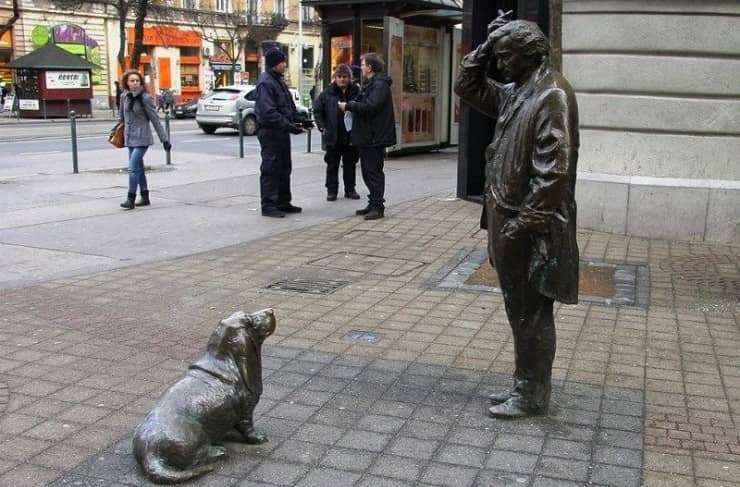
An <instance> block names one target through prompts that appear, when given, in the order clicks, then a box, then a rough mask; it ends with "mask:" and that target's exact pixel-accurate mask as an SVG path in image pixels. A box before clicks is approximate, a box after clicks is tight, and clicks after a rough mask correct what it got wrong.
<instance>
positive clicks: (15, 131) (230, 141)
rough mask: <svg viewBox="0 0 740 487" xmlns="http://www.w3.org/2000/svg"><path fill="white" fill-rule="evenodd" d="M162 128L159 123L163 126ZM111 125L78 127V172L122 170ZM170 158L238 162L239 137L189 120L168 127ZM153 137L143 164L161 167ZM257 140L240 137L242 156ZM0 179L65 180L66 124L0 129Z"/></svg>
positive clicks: (301, 139)
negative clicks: (197, 156)
mask: <svg viewBox="0 0 740 487" xmlns="http://www.w3.org/2000/svg"><path fill="white" fill-rule="evenodd" d="M162 123H163V124H164V120H162ZM114 124H115V122H114V121H112V120H101V121H97V120H96V121H92V120H90V121H88V120H84V119H83V120H81V121H78V123H77V151H78V158H79V170H80V171H90V170H99V169H112V168H116V167H125V166H126V153H125V151H122V150H119V149H116V148H114V147H112V146H111V145H110V144H108V132H109V131H110V129H111V127H112V126H113V125H114ZM312 132H313V133H312V134H311V135H312V137H311V139H312V140H311V146H312V150H313V151H320V150H321V138H320V134H319V133H318V131H316V130H314V131H312ZM170 136H171V139H172V147H173V149H172V158H173V162H174V161H177V159H178V154H182V153H192V154H205V155H208V156H212V157H217V158H221V157H238V155H239V132H237V131H236V130H232V129H228V128H223V129H219V130H218V131H216V133H215V134H213V135H206V134H204V133H203V131H202V130H200V129H199V128H198V126H197V125H196V122H195V120H194V119H181V120H177V119H173V120H171V121H170ZM292 146H293V150H294V151H304V152H305V151H306V149H307V134H300V135H293V136H292ZM161 149H162V146H161V144H160V143H159V141H158V140H156V135H155V145H154V146H152V147H151V148H150V150H149V153H148V154H147V158H146V162H147V164H152V163H157V162H159V161H164V151H162V150H161ZM258 153H259V142H258V141H257V137H256V136H245V137H244V154H245V155H249V154H258ZM0 154H2V157H1V158H0V179H2V178H13V177H19V176H29V175H33V174H64V173H68V172H72V141H71V129H70V122H69V121H68V120H64V119H58V120H54V121H53V122H46V123H19V124H4V125H2V126H1V128H0Z"/></svg>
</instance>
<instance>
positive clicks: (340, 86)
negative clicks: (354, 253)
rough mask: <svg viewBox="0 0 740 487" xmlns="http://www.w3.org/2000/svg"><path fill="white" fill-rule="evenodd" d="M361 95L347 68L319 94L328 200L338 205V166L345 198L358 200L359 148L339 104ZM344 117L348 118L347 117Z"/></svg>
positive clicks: (340, 67) (318, 122) (341, 68)
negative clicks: (351, 141) (356, 178)
mask: <svg viewBox="0 0 740 487" xmlns="http://www.w3.org/2000/svg"><path fill="white" fill-rule="evenodd" d="M359 92H360V90H359V88H358V87H357V85H355V84H354V83H352V71H350V69H349V66H347V65H346V64H340V65H338V66H337V67H336V68H335V70H334V81H333V82H332V83H331V84H330V85H329V86H328V87H327V88H326V89H325V90H324V91H322V92H321V94H319V96H318V97H317V98H316V101H314V105H313V109H314V116H315V118H316V126H317V127H318V128H319V131H320V132H321V143H322V144H323V145H324V147H325V148H326V154H324V161H325V162H326V199H327V200H328V201H336V199H337V193H338V191H339V163H340V162H341V163H342V177H343V180H344V197H345V198H350V199H353V200H359V199H360V195H359V194H357V191H355V165H356V164H357V159H358V158H359V153H358V152H357V147H355V146H354V145H352V144H351V143H350V133H351V130H352V125H351V123H352V121H351V118H350V116H349V112H343V111H341V110H340V109H339V106H338V102H340V101H342V102H347V101H350V100H354V99H355V98H357V94H358V93H359ZM345 114H346V115H347V116H346V117H345Z"/></svg>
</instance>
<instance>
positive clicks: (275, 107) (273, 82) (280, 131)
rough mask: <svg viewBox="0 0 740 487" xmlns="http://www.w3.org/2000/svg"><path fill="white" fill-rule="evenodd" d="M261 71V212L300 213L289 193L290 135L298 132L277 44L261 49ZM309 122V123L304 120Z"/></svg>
mask: <svg viewBox="0 0 740 487" xmlns="http://www.w3.org/2000/svg"><path fill="white" fill-rule="evenodd" d="M265 65H266V68H267V69H265V72H264V73H262V74H261V75H260V77H259V79H258V80H257V99H256V102H255V107H254V113H255V115H256V116H257V124H258V126H259V128H258V129H257V138H258V139H259V142H260V148H261V155H262V164H261V165H260V197H261V204H262V215H263V216H269V217H272V218H284V217H285V214H286V213H300V212H301V208H300V207H299V206H293V205H292V204H291V200H292V199H293V198H292V196H291V194H290V173H291V170H292V166H293V164H292V161H291V159H290V134H300V133H301V132H303V126H302V125H301V122H300V121H299V117H298V112H297V111H296V107H295V104H294V103H293V97H292V96H291V94H290V92H289V91H288V86H287V85H286V84H285V81H284V80H283V74H285V70H286V69H287V68H288V63H287V62H286V59H285V54H283V52H282V51H281V50H280V49H278V48H277V47H273V48H270V49H269V50H267V51H266V52H265ZM308 123H310V122H308Z"/></svg>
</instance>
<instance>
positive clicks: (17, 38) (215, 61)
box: [0, 0, 321, 108]
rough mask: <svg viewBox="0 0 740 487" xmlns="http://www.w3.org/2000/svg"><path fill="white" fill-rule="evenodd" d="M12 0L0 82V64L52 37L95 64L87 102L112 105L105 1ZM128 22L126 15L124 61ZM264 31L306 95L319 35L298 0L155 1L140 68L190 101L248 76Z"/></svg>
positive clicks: (113, 75) (258, 62) (8, 75)
mask: <svg viewBox="0 0 740 487" xmlns="http://www.w3.org/2000/svg"><path fill="white" fill-rule="evenodd" d="M19 1H20V10H21V12H20V13H21V16H20V18H19V19H18V20H17V21H16V22H15V24H14V26H13V28H12V30H11V31H9V32H8V33H6V35H4V36H2V38H1V39H0V82H4V83H7V84H12V76H13V75H12V72H11V71H10V70H9V69H7V68H6V67H5V64H6V63H7V62H9V61H10V60H12V59H15V58H18V57H20V56H23V55H25V54H28V53H30V52H31V51H33V50H34V49H37V48H39V47H41V46H43V45H46V44H48V43H53V44H55V45H57V46H59V47H62V48H63V49H66V50H68V51H69V52H72V53H74V54H77V55H79V56H82V57H84V58H86V59H87V60H88V61H90V62H93V63H95V64H97V65H98V66H100V69H98V70H96V71H95V72H94V73H93V97H94V98H93V106H94V107H96V108H108V107H110V106H112V103H113V95H114V93H115V87H114V81H115V80H117V79H120V75H121V73H122V66H121V65H120V63H119V62H118V52H119V46H120V44H121V32H120V22H119V14H118V12H117V11H116V10H115V9H114V8H113V6H112V5H109V4H106V3H98V2H94V1H89V2H85V3H84V8H76V9H75V11H74V12H72V11H70V10H66V9H65V8H63V6H64V5H65V3H64V2H55V1H54V0H19ZM11 14H12V11H11V10H10V7H9V5H8V6H2V7H0V20H2V19H7V18H9V17H10V15H11ZM299 15H302V17H300V18H299ZM133 23H134V17H133V13H129V14H128V17H127V22H126V29H125V33H124V38H125V42H124V63H125V65H126V66H128V65H129V64H128V63H129V62H130V55H131V52H132V50H133ZM266 35H267V36H270V37H271V39H272V40H275V41H277V42H278V43H279V45H281V47H283V48H284V49H285V51H286V55H287V57H288V62H289V65H290V69H289V73H288V80H289V84H290V85H291V86H293V87H296V88H299V90H301V91H302V92H304V91H305V93H306V94H307V93H308V90H309V89H310V87H311V86H313V84H314V80H313V78H314V69H313V68H314V66H313V64H314V61H313V60H314V59H316V58H318V53H319V52H320V50H321V42H320V40H321V38H320V32H319V28H318V25H317V21H316V15H315V13H314V12H313V9H306V8H302V7H301V6H300V0H158V1H157V2H155V3H154V4H153V6H152V8H151V10H150V11H149V13H148V14H147V17H146V23H145V28H144V35H143V44H144V46H143V53H142V56H141V58H140V70H141V71H142V72H143V73H144V75H145V79H146V82H147V85H148V87H149V89H150V91H152V92H153V93H155V94H156V93H159V92H160V91H161V90H171V91H172V92H174V93H175V96H176V100H178V101H187V100H191V99H195V98H198V97H200V96H201V95H202V94H203V93H206V92H208V91H210V90H211V89H213V88H214V87H217V86H220V85H224V84H231V83H237V84H242V83H244V84H248V83H250V82H254V81H255V80H256V78H257V76H258V75H259V72H260V71H261V70H262V66H263V61H262V58H261V52H260V50H259V45H260V41H261V40H264V36H266Z"/></svg>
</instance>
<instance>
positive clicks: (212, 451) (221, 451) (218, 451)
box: [208, 445, 228, 462]
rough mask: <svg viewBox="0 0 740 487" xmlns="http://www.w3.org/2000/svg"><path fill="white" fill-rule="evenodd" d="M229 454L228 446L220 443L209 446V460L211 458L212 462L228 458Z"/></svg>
mask: <svg viewBox="0 0 740 487" xmlns="http://www.w3.org/2000/svg"><path fill="white" fill-rule="evenodd" d="M227 454H228V452H227V450H226V448H225V447H223V446H220V445H211V446H210V447H209V448H208V460H210V461H211V462H215V461H216V460H221V459H223V458H226V455H227Z"/></svg>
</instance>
